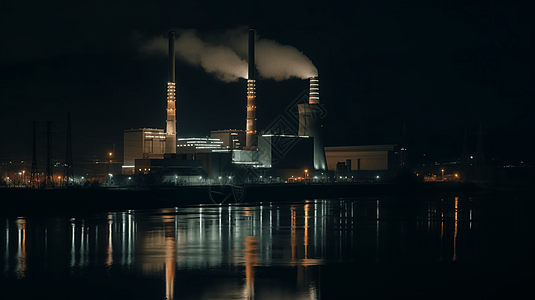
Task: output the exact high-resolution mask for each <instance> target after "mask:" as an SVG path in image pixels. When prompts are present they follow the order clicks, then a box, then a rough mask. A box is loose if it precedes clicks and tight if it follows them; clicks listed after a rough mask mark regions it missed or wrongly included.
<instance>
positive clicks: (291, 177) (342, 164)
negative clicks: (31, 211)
mask: <svg viewBox="0 0 535 300" xmlns="http://www.w3.org/2000/svg"><path fill="white" fill-rule="evenodd" d="M174 43H175V33H174V32H170V33H169V54H168V55H169V58H168V64H169V66H168V70H169V74H168V84H167V121H166V127H165V130H163V129H157V128H139V129H129V130H125V132H124V161H123V165H122V174H123V175H126V176H132V175H137V174H145V175H151V176H148V178H154V179H152V180H153V182H154V183H159V184H163V185H168V184H171V185H183V184H185V185H189V184H205V183H212V182H214V181H218V180H220V179H221V178H222V176H228V177H231V178H235V180H240V181H241V182H243V183H294V182H333V181H366V182H369V181H373V182H377V181H382V182H385V181H389V180H392V179H393V177H394V174H393V170H394V169H395V167H396V166H397V165H398V163H397V160H398V157H397V156H398V155H397V154H398V153H399V152H398V151H396V145H387V146H364V147H362V146H361V147H328V148H325V147H324V145H323V139H322V132H321V128H322V124H321V122H322V120H321V119H322V107H321V104H320V94H319V79H318V77H317V76H316V77H311V78H310V79H309V81H310V88H309V93H308V102H307V103H299V104H298V105H297V106H298V113H299V125H298V128H295V130H294V131H293V132H284V133H280V132H278V133H269V132H268V133H260V132H262V131H259V130H257V125H256V124H257V122H256V121H257V119H256V110H257V105H256V104H257V103H256V75H255V73H256V70H255V31H254V30H253V29H249V35H248V47H247V49H248V78H247V86H246V112H245V130H241V129H216V130H213V131H211V132H210V136H204V137H180V136H177V135H176V133H177V128H176V126H177V125H176V116H177V114H176V109H175V107H176V105H175V104H176V101H180V99H177V98H176V90H175V84H176V82H175V80H176V78H175V51H174ZM260 109H261V108H260ZM123 177H124V176H123ZM129 178H131V177H129Z"/></svg>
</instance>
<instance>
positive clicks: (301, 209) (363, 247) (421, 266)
mask: <svg viewBox="0 0 535 300" xmlns="http://www.w3.org/2000/svg"><path fill="white" fill-rule="evenodd" d="M532 214H533V202H532V200H531V199H525V198H522V197H520V198H519V197H514V196H499V197H498V196H480V197H446V198H442V197H438V196H436V197H419V198H414V197H381V198H363V199H337V200H310V201H298V202H295V203H277V202H275V201H274V202H266V203H260V204H254V205H253V204H251V205H249V204H239V205H236V204H235V205H223V206H218V205H197V206H189V207H173V208H165V209H158V210H137V211H130V210H128V211H115V212H102V213H99V214H88V215H83V214H79V215H68V216H65V215H62V216H55V215H53V214H51V215H41V216H31V217H25V216H18V217H9V218H3V219H2V220H0V240H1V242H0V255H2V257H3V260H2V272H3V273H2V275H1V279H2V281H1V283H2V284H1V286H0V287H1V288H2V290H1V291H0V295H1V298H2V299H21V298H34V297H35V298H42V297H43V296H47V297H55V298H56V299H58V298H61V299H63V298H70V299H72V298H75V299H339V298H348V297H349V298H352V299H369V298H389V299H392V298H407V297H412V298H425V299H430V298H452V297H453V298H485V297H486V296H490V295H494V294H496V293H503V294H504V295H510V294H511V292H512V293H513V294H514V293H515V292H516V293H519V292H520V291H525V287H524V285H525V284H527V280H528V279H530V277H533V270H530V269H529V268H528V267H529V266H530V265H531V266H532V264H533V258H532V254H531V251H532V250H533V225H532V223H531V221H530V220H532ZM505 273H507V276H505V275H504V274H505ZM531 279H532V278H531ZM511 289H514V290H515V291H508V292H505V291H507V290H511Z"/></svg>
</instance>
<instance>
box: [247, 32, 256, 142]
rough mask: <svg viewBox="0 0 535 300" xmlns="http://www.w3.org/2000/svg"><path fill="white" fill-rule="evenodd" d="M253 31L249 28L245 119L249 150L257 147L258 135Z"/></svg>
mask: <svg viewBox="0 0 535 300" xmlns="http://www.w3.org/2000/svg"><path fill="white" fill-rule="evenodd" d="M254 39H255V32H254V30H253V29H249V47H248V50H249V51H248V63H249V76H248V78H247V121H246V124H245V133H246V137H245V147H246V148H247V149H249V150H252V149H255V148H257V147H258V136H257V134H256V91H255V89H256V88H255V85H256V80H255V59H254V55H255V49H254V44H255V40H254Z"/></svg>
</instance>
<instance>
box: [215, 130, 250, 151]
mask: <svg viewBox="0 0 535 300" xmlns="http://www.w3.org/2000/svg"><path fill="white" fill-rule="evenodd" d="M210 137H212V138H217V139H219V140H221V142H223V147H226V148H230V149H240V148H242V147H243V145H245V130H238V129H226V130H213V131H211V132H210Z"/></svg>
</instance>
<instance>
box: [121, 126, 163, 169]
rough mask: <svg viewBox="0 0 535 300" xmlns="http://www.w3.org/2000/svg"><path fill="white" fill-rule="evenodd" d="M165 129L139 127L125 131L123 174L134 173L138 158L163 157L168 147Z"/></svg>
mask: <svg viewBox="0 0 535 300" xmlns="http://www.w3.org/2000/svg"><path fill="white" fill-rule="evenodd" d="M165 141H166V135H165V133H164V132H163V129H154V128H139V129H130V130H125V131H124V158H123V172H122V173H123V174H133V172H134V166H135V160H136V159H158V158H160V159H161V158H163V156H164V153H165V148H166V143H165Z"/></svg>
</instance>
